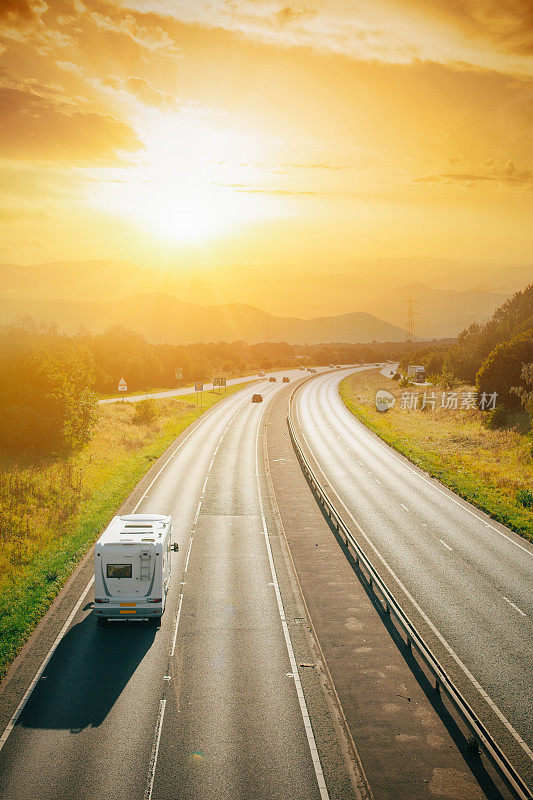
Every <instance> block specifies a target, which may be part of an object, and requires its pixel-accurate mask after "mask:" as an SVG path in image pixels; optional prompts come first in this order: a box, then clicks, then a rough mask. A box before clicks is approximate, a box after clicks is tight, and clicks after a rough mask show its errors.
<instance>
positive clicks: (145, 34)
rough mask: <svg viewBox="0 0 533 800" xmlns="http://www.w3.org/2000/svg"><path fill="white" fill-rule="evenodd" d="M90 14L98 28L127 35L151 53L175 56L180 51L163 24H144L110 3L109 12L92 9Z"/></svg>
mask: <svg viewBox="0 0 533 800" xmlns="http://www.w3.org/2000/svg"><path fill="white" fill-rule="evenodd" d="M88 16H89V19H90V20H91V21H92V22H93V23H94V24H95V25H96V27H97V28H100V29H101V30H104V31H110V32H112V33H118V34H120V35H122V36H127V37H129V38H130V39H132V40H133V41H134V42H136V44H138V45H140V46H141V47H143V48H145V49H146V50H149V51H150V53H158V54H159V55H161V54H165V55H167V56H168V55H170V56H175V55H177V54H178V52H179V51H178V47H177V45H176V42H175V41H174V39H173V38H172V37H171V36H170V35H169V34H168V32H167V31H165V30H164V28H163V27H162V26H161V25H155V24H154V25H150V26H148V25H143V24H142V23H141V22H139V20H138V19H137V18H136V17H135V16H134V15H133V14H129V13H126V14H125V13H124V12H123V11H122V10H121V9H118V10H117V9H116V7H114V6H111V5H109V6H108V7H107V13H101V12H100V11H90V12H89V15H88ZM162 22H163V21H162Z"/></svg>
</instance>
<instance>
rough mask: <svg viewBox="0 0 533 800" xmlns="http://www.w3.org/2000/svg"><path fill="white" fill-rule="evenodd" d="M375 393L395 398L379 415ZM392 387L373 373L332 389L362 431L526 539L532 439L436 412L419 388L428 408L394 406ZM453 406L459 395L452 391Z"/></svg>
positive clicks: (464, 413) (531, 522)
mask: <svg viewBox="0 0 533 800" xmlns="http://www.w3.org/2000/svg"><path fill="white" fill-rule="evenodd" d="M378 389H386V390H387V391H388V392H390V393H391V394H393V395H394V396H395V398H396V403H395V405H394V408H392V409H389V410H388V411H387V412H385V413H380V412H379V411H378V410H377V409H376V406H375V395H376V392H377V390H378ZM404 391H407V392H408V393H409V394H410V393H411V391H413V392H418V393H419V395H420V398H419V405H420V404H421V403H422V396H423V393H424V388H422V387H416V386H410V387H408V388H407V389H405V390H404V389H400V388H399V387H398V384H397V382H395V381H393V380H389V379H388V378H385V377H383V375H380V374H379V373H376V372H362V373H356V374H355V375H351V376H349V377H348V378H346V379H345V380H343V381H342V382H341V384H340V394H341V397H342V399H343V401H344V403H345V405H346V406H347V408H348V409H349V410H350V411H351V412H352V414H354V416H355V417H357V419H359V420H360V421H361V422H362V423H363V424H364V425H366V426H367V427H368V428H370V430H372V431H374V433H377V434H378V436H380V437H381V438H382V439H383V440H384V441H385V442H387V444H389V445H391V446H392V447H394V448H395V449H396V450H398V452H399V453H402V455H404V456H407V458H409V459H410V460H411V461H412V462H413V463H414V464H416V465H417V466H419V467H421V468H422V469H424V470H426V471H427V472H429V473H430V475H432V476H433V477H435V478H437V479H438V480H439V481H441V482H442V483H443V484H444V485H445V486H448V487H449V488H450V489H452V491H454V492H455V493H456V494H458V495H460V496H461V497H463V498H464V499H465V500H468V501H469V502H470V503H472V504H473V505H475V506H477V507H478V508H480V509H482V510H483V511H485V512H486V513H487V514H489V515H490V516H491V517H492V518H493V519H495V520H497V521H498V522H501V523H503V524H504V525H506V526H507V527H509V528H511V530H513V531H516V533H518V534H520V535H521V536H523V537H524V538H525V539H528V540H529V541H533V508H527V507H524V505H523V504H522V503H521V502H520V499H519V498H520V497H524V496H525V495H524V494H523V493H524V492H527V490H528V488H530V487H531V482H532V475H533V456H532V444H533V443H532V437H531V434H529V435H523V434H520V433H518V432H517V431H515V430H488V429H487V428H486V427H485V426H484V425H483V414H482V412H481V411H479V410H478V409H460V408H459V409H450V410H448V409H446V408H441V407H440V403H441V393H442V391H443V390H441V389H439V388H438V387H427V389H426V391H427V392H428V393H430V392H434V393H435V394H436V396H437V402H436V404H435V409H432V408H430V407H426V408H424V409H421V408H417V409H403V408H401V402H400V401H401V395H402V392H404ZM456 391H457V392H458V398H459V405H460V401H461V396H462V394H463V393H466V392H469V391H470V392H471V391H474V390H473V388H472V387H471V386H463V387H459V388H458V389H457V390H456Z"/></svg>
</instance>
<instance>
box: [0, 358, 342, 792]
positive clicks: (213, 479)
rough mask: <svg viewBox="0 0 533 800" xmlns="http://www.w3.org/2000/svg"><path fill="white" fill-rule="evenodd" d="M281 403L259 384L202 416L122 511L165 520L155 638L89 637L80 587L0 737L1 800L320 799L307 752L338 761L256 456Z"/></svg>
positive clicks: (318, 774) (93, 633)
mask: <svg viewBox="0 0 533 800" xmlns="http://www.w3.org/2000/svg"><path fill="white" fill-rule="evenodd" d="M289 374H291V376H292V378H293V379H295V378H301V377H302V373H301V372H297V371H293V372H292V373H289ZM281 388H282V385H281V382H280V381H279V379H278V383H277V384H269V383H268V381H263V382H261V383H259V384H256V385H254V387H253V389H252V388H251V387H250V388H248V389H243V390H241V391H240V392H238V393H236V394H235V395H232V396H230V397H228V399H227V400H225V401H223V402H222V403H221V404H219V405H218V406H216V407H214V408H213V409H212V410H211V411H210V412H208V413H206V415H205V416H204V417H202V419H201V421H200V423H199V424H198V425H197V426H196V427H194V428H193V430H192V432H189V433H186V434H185V435H183V436H182V437H180V439H179V440H178V442H179V446H178V448H177V449H176V451H175V453H174V455H173V456H171V457H170V458H169V460H168V461H167V462H166V466H163V467H162V468H161V469H160V470H159V472H158V473H157V474H156V475H155V476H154V479H153V481H152V482H151V483H150V484H149V486H148V487H147V489H146V490H145V491H144V492H143V494H142V496H141V497H140V498H139V500H138V501H137V502H136V504H135V507H134V508H130V509H127V510H128V511H138V512H139V513H142V512H152V513H164V514H172V516H173V519H174V531H175V533H174V540H175V541H178V542H179V544H180V551H179V552H178V553H175V554H172V559H173V565H172V568H173V580H172V583H171V589H170V592H169V596H168V603H167V609H166V611H165V614H164V617H163V619H162V624H161V627H160V628H156V627H151V626H149V625H148V624H147V623H144V622H141V621H139V622H133V621H128V622H115V623H109V624H108V625H107V626H106V627H103V628H101V627H99V626H97V625H96V621H95V619H94V616H93V615H92V614H91V601H92V599H93V594H92V585H91V583H90V582H89V584H88V586H87V587H86V590H84V592H83V593H82V596H81V597H80V600H79V603H78V604H77V610H76V609H75V613H74V616H73V618H72V620H71V621H70V624H68V625H67V627H68V629H67V630H66V632H65V634H64V636H63V637H62V638H61V639H60V641H59V643H58V645H57V649H56V650H55V652H54V653H53V655H52V657H51V659H50V661H49V663H48V664H47V666H46V668H45V670H44V672H43V673H42V675H41V676H39V680H38V681H37V683H36V685H35V688H34V691H33V693H32V694H31V696H30V697H29V700H28V702H27V703H26V705H25V707H24V708H23V709H22V712H21V714H20V716H19V717H18V719H16V720H15V721H14V725H13V726H12V729H11V730H10V729H9V728H8V730H7V734H9V735H7V736H4V743H3V749H2V751H1V754H0V761H1V766H0V797H1V798H2V800H28V798H38V799H39V800H57V798H65V800H71V798H74V797H75V798H77V800H85V799H87V800H125V798H128V800H152V798H153V800H170V799H172V800H178V799H179V798H183V800H185V799H186V800H193V799H194V798H202V800H205V799H206V798H213V797H217V799H218V800H224V799H225V798H227V800H237V798H242V800H245V798H257V800H262V799H263V798H264V800H267V799H268V800H272V798H283V797H289V796H290V797H291V798H293V799H294V800H326V798H328V796H329V795H328V791H327V789H326V786H325V782H324V776H323V772H322V765H321V760H320V758H319V755H318V752H319V751H320V752H322V753H323V754H324V753H325V754H326V756H327V760H329V761H331V762H332V763H338V762H342V756H339V754H338V753H336V752H335V751H336V750H337V749H338V743H337V744H336V741H337V740H336V734H335V731H334V724H333V722H331V723H330V722H328V721H326V722H324V712H323V709H321V708H319V706H320V701H317V707H316V708H314V707H313V708H311V707H309V708H308V706H307V701H306V698H305V696H304V693H303V690H302V685H301V682H300V676H299V672H298V665H297V662H298V663H299V662H300V660H302V659H303V660H304V661H305V660H306V659H307V660H309V655H308V654H307V653H306V652H304V651H303V650H302V646H301V644H298V648H299V652H297V653H295V647H296V646H295V645H293V638H294V637H293V636H292V634H291V628H293V627H294V623H293V620H294V616H292V617H291V616H289V614H294V613H295V612H294V611H293V610H292V604H293V599H292V598H291V596H290V592H289V590H288V589H287V586H288V576H287V575H286V570H287V567H286V565H285V562H284V560H283V558H281V556H280V554H279V548H280V544H279V543H278V542H277V541H276V539H277V534H276V533H275V532H274V533H273V530H274V525H273V511H272V508H271V504H270V500H269V496H268V492H267V491H266V488H265V475H264V464H263V461H262V458H261V456H260V452H262V451H260V448H259V434H260V430H261V420H262V419H263V415H264V413H265V410H266V407H267V405H268V402H269V400H270V399H271V398H272V397H273V396H274V395H275V393H276V392H278V391H280V389H281ZM252 391H261V392H262V393H263V396H264V402H263V403H262V404H252V403H251V402H250V397H251V393H252ZM283 587H285V588H283ZM287 608H289V609H290V612H289V611H287V612H286V609H287ZM316 714H319V715H321V717H322V722H321V723H320V724H317V725H314V730H316V731H319V736H321V737H322V741H317V740H316V739H315V733H314V730H313V728H312V726H311V723H310V718H311V719H312V718H313V715H316ZM321 730H322V731H323V734H320V731H321ZM317 748H318V750H317ZM338 780H339V783H340V784H342V782H343V780H345V779H343V778H342V776H341V775H340V774H339V778H338ZM342 796H345V797H346V798H351V797H352V796H355V795H352V793H351V790H346V791H343V793H342Z"/></svg>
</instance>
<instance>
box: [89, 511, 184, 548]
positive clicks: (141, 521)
mask: <svg viewBox="0 0 533 800" xmlns="http://www.w3.org/2000/svg"><path fill="white" fill-rule="evenodd" d="M171 521H172V518H171V517H170V516H166V515H162V514H125V515H123V516H121V517H113V519H112V520H111V522H110V523H109V525H108V527H107V528H106V530H105V531H104V533H103V534H102V535H101V536H100V538H99V540H98V544H136V543H137V542H139V543H140V542H156V541H157V540H158V539H160V538H161V536H162V535H163V534H164V533H165V531H166V528H167V526H169V525H170V523H171Z"/></svg>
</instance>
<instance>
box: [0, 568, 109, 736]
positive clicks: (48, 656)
mask: <svg viewBox="0 0 533 800" xmlns="http://www.w3.org/2000/svg"><path fill="white" fill-rule="evenodd" d="M93 583H94V575H93V576H92V577H91V580H90V581H89V583H88V584H87V586H86V587H85V589H84V590H83V592H82V594H81V596H80V599H79V600H78V602H77V603H76V605H75V606H74V608H73V609H72V611H71V612H70V614H69V615H68V617H67V619H66V620H65V624H64V625H63V627H62V628H61V630H60V631H59V633H58V635H57V637H56V640H55V642H54V643H53V645H52V647H51V648H50V650H49V651H48V653H47V654H46V658H45V659H44V661H43V663H42V664H41V666H40V667H39V669H38V670H37V672H36V674H35V677H34V678H33V680H32V682H31V683H30V685H29V686H28V688H27V689H26V693H25V694H24V697H23V698H22V700H21V701H20V703H19V704H18V708H17V710H16V711H15V713H14V714H13V716H12V717H11V719H10V720H9V722H8V723H7V726H6V728H5V730H4V732H3V734H2V736H1V737H0V750H1V749H2V747H3V746H4V745H5V743H6V741H7V738H8V736H9V734H10V733H11V731H12V730H13V728H14V727H15V724H16V722H17V719H18V718H19V717H20V715H21V713H22V710H23V708H24V706H25V705H26V703H27V702H28V700H29V699H30V696H31V693H32V692H33V690H34V689H35V687H36V685H37V683H38V681H39V679H40V678H41V676H42V674H43V672H44V671H45V669H46V667H47V666H48V664H49V662H50V659H51V658H52V656H53V655H54V653H55V651H56V650H57V648H58V645H59V643H60V641H61V639H62V638H63V636H64V635H65V633H66V632H67V630H68V628H69V626H70V623H71V622H72V620H73V619H74V617H75V616H76V614H77V613H78V611H79V608H80V606H81V604H82V603H83V601H84V600H85V597H86V596H87V593H88V592H89V590H90V588H91V586H92V585H93Z"/></svg>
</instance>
